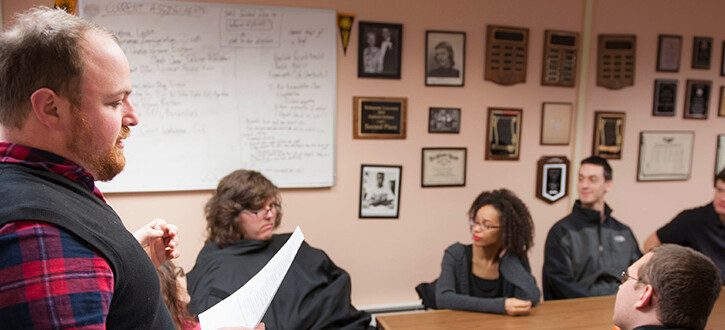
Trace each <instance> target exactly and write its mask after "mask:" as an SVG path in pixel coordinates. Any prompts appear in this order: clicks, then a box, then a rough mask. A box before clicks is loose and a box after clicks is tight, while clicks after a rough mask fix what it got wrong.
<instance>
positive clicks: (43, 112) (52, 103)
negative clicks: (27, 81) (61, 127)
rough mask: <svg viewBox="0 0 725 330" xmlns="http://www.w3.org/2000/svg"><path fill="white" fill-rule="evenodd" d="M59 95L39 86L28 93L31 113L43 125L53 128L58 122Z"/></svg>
mask: <svg viewBox="0 0 725 330" xmlns="http://www.w3.org/2000/svg"><path fill="white" fill-rule="evenodd" d="M60 103H61V101H60V97H58V94H56V93H55V92H54V91H53V90H52V89H50V88H45V87H44V88H40V89H38V90H36V91H35V92H33V94H32V95H30V105H31V107H32V110H33V115H34V116H35V118H37V119H38V121H40V122H41V123H43V124H44V125H45V126H48V127H50V128H55V127H57V126H58V124H59V122H60V114H59V111H58V107H59V106H61V104H60Z"/></svg>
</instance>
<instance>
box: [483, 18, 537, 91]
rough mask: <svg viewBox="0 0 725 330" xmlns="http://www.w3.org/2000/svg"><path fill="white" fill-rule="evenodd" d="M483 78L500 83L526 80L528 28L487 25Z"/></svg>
mask: <svg viewBox="0 0 725 330" xmlns="http://www.w3.org/2000/svg"><path fill="white" fill-rule="evenodd" d="M486 35H487V37H486V63H485V65H486V70H485V72H486V74H485V79H486V80H489V81H493V82H495V83H497V84H501V85H513V84H516V83H523V82H526V59H527V57H528V52H529V29H527V28H518V27H506V26H496V25H489V26H488V27H487V33H486Z"/></svg>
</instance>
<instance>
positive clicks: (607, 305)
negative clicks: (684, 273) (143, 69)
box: [375, 290, 725, 330]
mask: <svg viewBox="0 0 725 330" xmlns="http://www.w3.org/2000/svg"><path fill="white" fill-rule="evenodd" d="M724 291H725V290H724ZM613 313H614V296H608V297H594V298H579V299H567V300H553V301H544V302H541V303H540V304H539V305H538V306H536V307H534V308H533V309H531V313H530V314H529V315H527V316H517V317H512V316H507V315H497V314H488V313H473V312H461V311H452V310H447V309H446V310H431V311H426V312H420V313H410V314H397V315H380V316H378V317H376V318H375V319H376V321H377V323H378V326H379V327H380V328H381V329H384V330H399V329H411V330H412V329H416V330H425V329H517V330H522V329H524V330H525V329H533V330H537V329H605V330H611V329H612V328H613V327H614V326H613V324H612V314H613ZM705 329H725V292H722V293H721V294H720V297H719V298H718V300H717V302H716V303H715V308H713V310H712V313H710V318H709V320H708V323H707V327H706V328H705Z"/></svg>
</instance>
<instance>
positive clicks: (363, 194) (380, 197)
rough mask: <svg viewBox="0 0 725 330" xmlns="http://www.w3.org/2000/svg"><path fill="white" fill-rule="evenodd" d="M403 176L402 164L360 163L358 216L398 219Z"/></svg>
mask: <svg viewBox="0 0 725 330" xmlns="http://www.w3.org/2000/svg"><path fill="white" fill-rule="evenodd" d="M402 177H403V167H402V166H401V165H368V164H362V165H360V200H359V208H358V210H359V211H358V217H359V218H361V219H362V218H392V219H397V218H398V215H399V210H400V187H401V185H400V180H401V179H402Z"/></svg>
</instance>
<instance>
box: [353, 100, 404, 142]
mask: <svg viewBox="0 0 725 330" xmlns="http://www.w3.org/2000/svg"><path fill="white" fill-rule="evenodd" d="M352 103H353V106H352V109H353V118H352V138H353V139H405V124H406V123H405V120H406V119H405V117H406V111H407V110H406V109H407V104H408V99H407V98H404V97H367V96H354V97H353V98H352Z"/></svg>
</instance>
